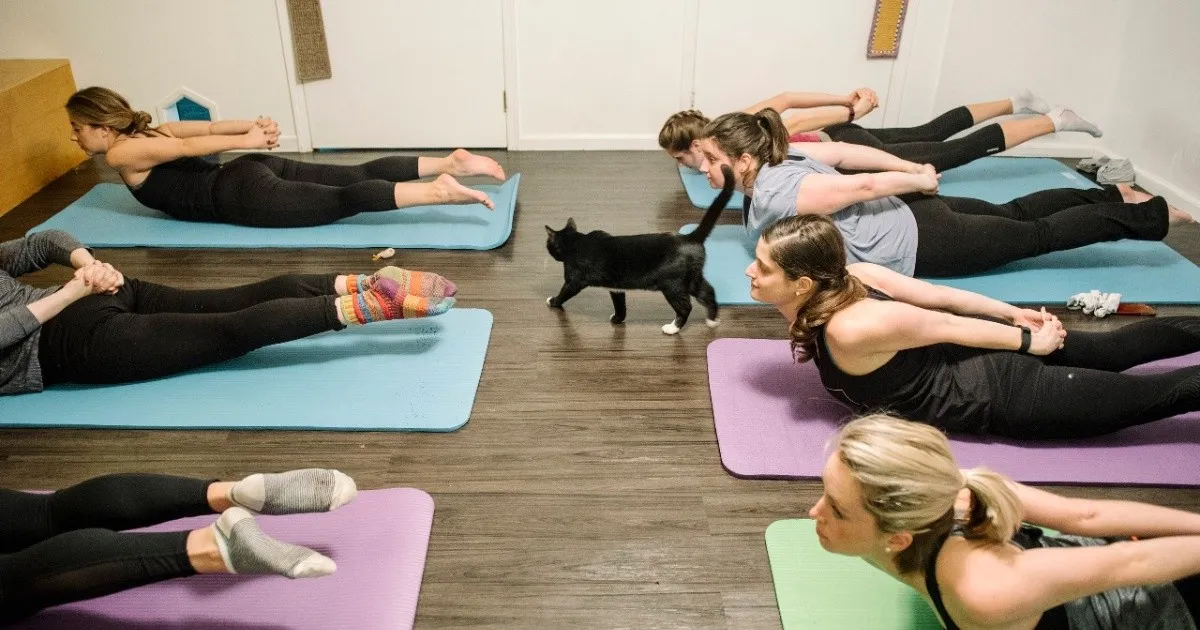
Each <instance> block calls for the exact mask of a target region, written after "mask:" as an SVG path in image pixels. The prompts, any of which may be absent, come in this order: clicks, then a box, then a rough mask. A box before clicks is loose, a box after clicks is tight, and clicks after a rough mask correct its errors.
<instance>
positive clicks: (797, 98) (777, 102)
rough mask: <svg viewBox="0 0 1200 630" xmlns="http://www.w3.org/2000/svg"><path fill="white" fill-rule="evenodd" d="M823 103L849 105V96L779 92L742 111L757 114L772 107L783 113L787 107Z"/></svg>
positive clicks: (795, 107)
mask: <svg viewBox="0 0 1200 630" xmlns="http://www.w3.org/2000/svg"><path fill="white" fill-rule="evenodd" d="M824 105H850V97H849V96H845V95H843V96H838V95H835V94H822V93H819V92H781V93H779V94H776V95H775V96H772V97H771V98H769V99H767V100H765V101H759V102H757V103H755V104H753V105H751V106H750V107H747V108H746V109H744V110H742V111H744V112H746V113H747V114H757V113H758V112H760V111H762V110H764V109H773V110H775V111H776V112H778V113H780V114H783V113H784V112H786V111H787V110H789V109H804V108H808V107H822V106H824Z"/></svg>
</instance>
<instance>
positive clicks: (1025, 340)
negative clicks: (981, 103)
mask: <svg viewBox="0 0 1200 630" xmlns="http://www.w3.org/2000/svg"><path fill="white" fill-rule="evenodd" d="M1017 328H1020V329H1021V347H1020V348H1018V349H1017V352H1020V353H1021V354H1029V344H1031V343H1033V332H1032V331H1030V330H1029V327H1028V326H1017Z"/></svg>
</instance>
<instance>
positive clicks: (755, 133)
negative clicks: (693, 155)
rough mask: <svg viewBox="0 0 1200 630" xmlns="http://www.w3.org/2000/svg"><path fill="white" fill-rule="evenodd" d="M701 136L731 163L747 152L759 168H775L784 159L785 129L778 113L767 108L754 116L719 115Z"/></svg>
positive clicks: (785, 146)
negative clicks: (728, 158)
mask: <svg viewBox="0 0 1200 630" xmlns="http://www.w3.org/2000/svg"><path fill="white" fill-rule="evenodd" d="M700 137H701V138H712V139H713V141H714V142H716V143H717V147H718V148H720V149H721V151H722V152H723V153H725V154H726V155H728V156H729V157H730V158H732V159H734V160H736V159H737V158H738V157H740V156H741V155H742V154H743V153H748V154H750V157H752V158H754V159H756V160H758V164H759V166H762V165H763V164H768V165H770V166H775V165H776V164H779V163H780V162H782V161H783V160H784V159H786V158H787V152H788V132H787V127H785V126H784V124H783V119H782V118H780V117H779V112H777V111H775V110H773V109H770V108H767V109H763V110H760V111H759V112H758V113H757V114H747V113H745V112H733V113H730V114H725V115H724V116H719V117H717V119H716V120H714V121H712V122H711V123H709V124H708V126H707V127H705V128H704V133H703V134H701V136H700ZM755 176H757V175H755ZM751 181H753V178H751ZM745 183H746V182H743V184H745Z"/></svg>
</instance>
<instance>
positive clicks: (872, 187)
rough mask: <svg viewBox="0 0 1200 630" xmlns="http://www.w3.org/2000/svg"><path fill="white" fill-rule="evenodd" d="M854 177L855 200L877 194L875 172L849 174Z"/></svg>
mask: <svg viewBox="0 0 1200 630" xmlns="http://www.w3.org/2000/svg"><path fill="white" fill-rule="evenodd" d="M851 177H853V178H854V179H855V182H854V196H855V198H856V199H857V200H860V201H866V200H869V199H874V198H876V197H878V196H879V186H880V182H879V176H878V175H877V174H875V173H863V174H860V175H851Z"/></svg>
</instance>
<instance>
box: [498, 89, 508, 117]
mask: <svg viewBox="0 0 1200 630" xmlns="http://www.w3.org/2000/svg"><path fill="white" fill-rule="evenodd" d="M500 98H501V99H502V100H503V101H504V113H506V114H507V113H508V90H504V91H503V92H501V93H500Z"/></svg>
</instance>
